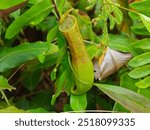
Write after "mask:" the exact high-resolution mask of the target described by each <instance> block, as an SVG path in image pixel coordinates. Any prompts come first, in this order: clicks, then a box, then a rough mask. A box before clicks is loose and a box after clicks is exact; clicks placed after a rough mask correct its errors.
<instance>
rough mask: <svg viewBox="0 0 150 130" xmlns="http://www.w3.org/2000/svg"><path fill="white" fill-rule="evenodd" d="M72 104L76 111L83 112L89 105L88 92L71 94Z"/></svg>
mask: <svg viewBox="0 0 150 130" xmlns="http://www.w3.org/2000/svg"><path fill="white" fill-rule="evenodd" d="M70 106H71V108H72V109H73V110H74V111H78V112H83V111H84V110H85V109H86V107H87V99H86V94H82V95H79V96H75V95H72V94H71V96H70Z"/></svg>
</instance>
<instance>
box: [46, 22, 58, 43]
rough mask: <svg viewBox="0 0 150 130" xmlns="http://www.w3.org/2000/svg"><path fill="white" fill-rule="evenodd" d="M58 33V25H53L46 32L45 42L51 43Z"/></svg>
mask: <svg viewBox="0 0 150 130" xmlns="http://www.w3.org/2000/svg"><path fill="white" fill-rule="evenodd" d="M57 33H58V25H56V26H55V27H53V28H52V29H51V30H50V31H49V32H48V34H47V42H49V43H51V42H52V41H53V40H54V38H55V37H56V35H57Z"/></svg>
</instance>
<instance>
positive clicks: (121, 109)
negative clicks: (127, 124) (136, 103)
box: [113, 102, 130, 113]
mask: <svg viewBox="0 0 150 130" xmlns="http://www.w3.org/2000/svg"><path fill="white" fill-rule="evenodd" d="M113 111H114V112H128V113H129V112H130V111H129V110H128V109H126V108H125V107H124V106H122V105H121V104H119V103H117V102H115V105H114V107H113Z"/></svg>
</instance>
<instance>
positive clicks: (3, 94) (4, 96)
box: [0, 90, 10, 106]
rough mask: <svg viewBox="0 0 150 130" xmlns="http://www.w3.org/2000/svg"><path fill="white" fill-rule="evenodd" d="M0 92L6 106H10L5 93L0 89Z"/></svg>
mask: <svg viewBox="0 0 150 130" xmlns="http://www.w3.org/2000/svg"><path fill="white" fill-rule="evenodd" d="M0 92H1V94H2V96H3V98H4V99H5V101H6V103H7V104H8V106H10V103H9V101H8V98H7V97H6V95H5V93H4V92H3V91H2V90H0Z"/></svg>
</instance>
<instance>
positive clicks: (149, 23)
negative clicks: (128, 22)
mask: <svg viewBox="0 0 150 130" xmlns="http://www.w3.org/2000/svg"><path fill="white" fill-rule="evenodd" d="M139 16H140V18H141V20H142V22H143V23H144V25H145V27H146V28H147V30H148V31H149V32H150V18H149V17H147V16H146V15H143V14H140V13H139Z"/></svg>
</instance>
